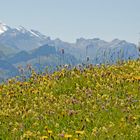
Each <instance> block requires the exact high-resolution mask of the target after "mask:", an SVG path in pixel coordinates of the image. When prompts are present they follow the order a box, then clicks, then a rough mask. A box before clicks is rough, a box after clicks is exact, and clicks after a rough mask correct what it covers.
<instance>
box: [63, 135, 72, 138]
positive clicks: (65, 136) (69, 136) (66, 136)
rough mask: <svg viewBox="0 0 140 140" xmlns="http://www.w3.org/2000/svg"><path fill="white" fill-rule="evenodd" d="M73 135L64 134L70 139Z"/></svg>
mask: <svg viewBox="0 0 140 140" xmlns="http://www.w3.org/2000/svg"><path fill="white" fill-rule="evenodd" d="M71 137H72V135H68V134H65V135H64V138H68V139H69V138H71Z"/></svg>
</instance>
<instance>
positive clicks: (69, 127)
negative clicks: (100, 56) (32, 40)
mask: <svg viewBox="0 0 140 140" xmlns="http://www.w3.org/2000/svg"><path fill="white" fill-rule="evenodd" d="M0 104H1V106H0V139H2V140H6V139H7V140H24V139H31V140H32V139H33V140H34V139H35V140H39V139H43V140H45V139H55V140H59V139H70V140H94V139H100V140H104V139H109V140H111V139H112V140H114V139H116V140H118V139H119V140H120V139H140V60H137V61H129V62H127V63H124V64H118V65H114V66H107V67H105V66H101V67H99V66H96V67H92V66H90V67H89V68H86V69H82V68H81V69H79V70H78V69H76V68H75V69H73V70H66V69H63V70H62V71H60V72H55V73H53V74H52V75H47V74H46V75H44V76H41V75H37V74H36V73H34V72H33V73H32V77H31V78H30V79H29V81H27V82H19V81H16V80H14V79H13V80H9V81H8V83H7V84H3V85H0Z"/></svg>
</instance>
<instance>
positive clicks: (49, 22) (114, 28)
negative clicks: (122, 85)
mask: <svg viewBox="0 0 140 140" xmlns="http://www.w3.org/2000/svg"><path fill="white" fill-rule="evenodd" d="M0 21H1V22H4V23H6V24H7V25H10V26H12V27H17V26H19V25H22V26H24V27H26V28H27V29H35V30H38V31H40V32H41V33H43V34H45V35H47V36H50V37H51V38H52V39H55V38H60V39H62V40H64V41H68V42H75V40H76V39H77V38H80V37H84V38H100V39H103V40H106V41H111V40H113V39H115V38H118V39H121V40H126V41H129V42H132V43H137V42H138V40H139V38H140V34H139V33H140V0H0Z"/></svg>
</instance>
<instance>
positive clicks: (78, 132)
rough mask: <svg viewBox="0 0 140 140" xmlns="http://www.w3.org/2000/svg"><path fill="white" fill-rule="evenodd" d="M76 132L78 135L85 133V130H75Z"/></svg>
mask: <svg viewBox="0 0 140 140" xmlns="http://www.w3.org/2000/svg"><path fill="white" fill-rule="evenodd" d="M75 133H76V134H78V135H83V134H84V131H75Z"/></svg>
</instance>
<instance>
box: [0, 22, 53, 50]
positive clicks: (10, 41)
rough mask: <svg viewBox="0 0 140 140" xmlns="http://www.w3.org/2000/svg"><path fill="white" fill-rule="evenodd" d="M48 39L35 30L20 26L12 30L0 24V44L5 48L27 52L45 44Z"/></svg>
mask: <svg viewBox="0 0 140 140" xmlns="http://www.w3.org/2000/svg"><path fill="white" fill-rule="evenodd" d="M49 39H50V38H47V37H46V36H45V35H43V34H41V33H40V32H38V31H35V30H28V29H26V28H24V27H22V26H19V27H17V28H12V27H9V26H7V25H6V24H4V23H0V43H1V44H3V45H5V46H7V47H11V48H15V49H18V50H26V51H29V50H32V49H35V48H37V47H39V46H41V45H44V44H46V42H47V41H48V40H49Z"/></svg>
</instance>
